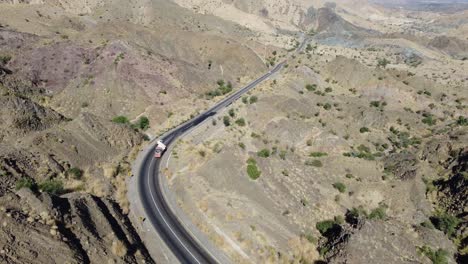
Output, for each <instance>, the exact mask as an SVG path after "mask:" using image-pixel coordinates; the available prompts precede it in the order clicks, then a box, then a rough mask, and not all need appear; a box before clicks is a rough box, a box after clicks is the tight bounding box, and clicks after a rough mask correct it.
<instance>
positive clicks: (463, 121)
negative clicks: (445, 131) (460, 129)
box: [457, 116, 468, 126]
mask: <svg viewBox="0 0 468 264" xmlns="http://www.w3.org/2000/svg"><path fill="white" fill-rule="evenodd" d="M457 125H459V126H468V118H466V117H464V116H459V117H458V119H457Z"/></svg>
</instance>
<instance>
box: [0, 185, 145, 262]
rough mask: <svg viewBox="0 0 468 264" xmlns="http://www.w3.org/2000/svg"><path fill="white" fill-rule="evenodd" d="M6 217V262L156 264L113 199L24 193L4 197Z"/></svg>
mask: <svg viewBox="0 0 468 264" xmlns="http://www.w3.org/2000/svg"><path fill="white" fill-rule="evenodd" d="M0 215H1V219H2V221H3V222H2V226H1V227H0V233H1V234H2V235H1V236H0V252H1V254H0V262H4V263H109V261H111V262H112V263H153V261H152V260H151V258H150V257H149V255H148V252H147V250H146V248H145V246H144V245H142V244H141V242H140V239H139V237H138V235H137V233H136V232H135V230H134V229H133V227H132V226H131V224H130V222H129V219H128V218H127V217H126V216H125V215H123V214H122V212H121V211H120V209H119V208H118V206H117V205H116V204H115V203H113V202H112V201H110V200H108V199H102V198H98V197H94V196H91V195H88V194H72V195H68V196H63V197H57V196H50V195H48V194H46V193H42V194H36V193H33V192H32V191H30V190H28V189H21V190H19V191H18V192H17V194H14V193H8V194H7V195H4V196H2V197H0ZM51 260H52V261H53V262H50V261H51Z"/></svg>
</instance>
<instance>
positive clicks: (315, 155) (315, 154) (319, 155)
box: [309, 151, 328, 158]
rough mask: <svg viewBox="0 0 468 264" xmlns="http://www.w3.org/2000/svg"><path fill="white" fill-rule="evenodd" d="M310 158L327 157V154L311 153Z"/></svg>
mask: <svg viewBox="0 0 468 264" xmlns="http://www.w3.org/2000/svg"><path fill="white" fill-rule="evenodd" d="M309 156H311V157H315V158H320V157H324V156H328V154H327V153H325V152H318V151H317V152H311V153H310V155H309Z"/></svg>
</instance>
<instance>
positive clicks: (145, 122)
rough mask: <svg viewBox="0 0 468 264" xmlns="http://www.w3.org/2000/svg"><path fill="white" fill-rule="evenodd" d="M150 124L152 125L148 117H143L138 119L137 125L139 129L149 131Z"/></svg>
mask: <svg viewBox="0 0 468 264" xmlns="http://www.w3.org/2000/svg"><path fill="white" fill-rule="evenodd" d="M149 124H150V122H149V119H148V117H146V116H141V117H140V118H139V119H138V121H137V123H136V126H137V127H138V128H139V129H141V130H147V129H148V128H149Z"/></svg>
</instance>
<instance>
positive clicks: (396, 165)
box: [385, 152, 418, 180]
mask: <svg viewBox="0 0 468 264" xmlns="http://www.w3.org/2000/svg"><path fill="white" fill-rule="evenodd" d="M417 162H418V161H417V159H416V156H415V155H414V154H413V153H410V152H400V153H393V154H391V155H389V156H387V157H386V158H385V170H386V171H389V172H391V173H393V174H394V175H395V177H397V178H398V179H400V180H409V179H413V178H414V177H415V176H416V170H417V166H416V165H417Z"/></svg>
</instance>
